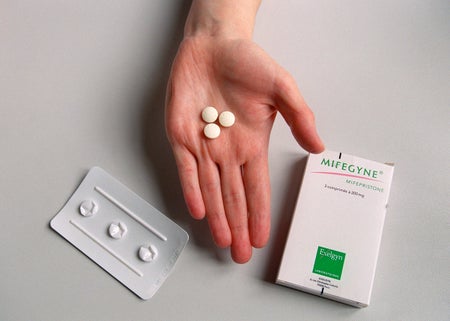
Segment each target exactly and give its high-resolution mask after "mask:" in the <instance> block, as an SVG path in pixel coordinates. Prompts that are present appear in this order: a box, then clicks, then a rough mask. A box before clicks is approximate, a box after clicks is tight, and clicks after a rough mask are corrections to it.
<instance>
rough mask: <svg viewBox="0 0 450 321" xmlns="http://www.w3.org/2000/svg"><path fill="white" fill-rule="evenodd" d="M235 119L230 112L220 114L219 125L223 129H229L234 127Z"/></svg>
mask: <svg viewBox="0 0 450 321" xmlns="http://www.w3.org/2000/svg"><path fill="white" fill-rule="evenodd" d="M235 120H236V118H235V117H234V114H233V113H232V112H231V111H224V112H222V113H220V116H219V123H220V124H221V125H222V126H223V127H231V126H233V125H234V122H235Z"/></svg>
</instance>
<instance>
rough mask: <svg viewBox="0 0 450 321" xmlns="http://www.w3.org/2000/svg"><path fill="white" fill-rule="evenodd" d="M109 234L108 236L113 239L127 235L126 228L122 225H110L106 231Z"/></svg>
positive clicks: (120, 223)
mask: <svg viewBox="0 0 450 321" xmlns="http://www.w3.org/2000/svg"><path fill="white" fill-rule="evenodd" d="M108 232H109V236H111V237H112V238H113V239H116V240H118V239H121V238H122V237H124V236H125V234H127V232H128V229H127V226H126V225H125V224H124V223H122V222H119V223H111V225H110V226H109V229H108Z"/></svg>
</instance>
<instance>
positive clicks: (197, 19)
mask: <svg viewBox="0 0 450 321" xmlns="http://www.w3.org/2000/svg"><path fill="white" fill-rule="evenodd" d="M260 3H261V0H193V1H192V6H191V10H190V12H189V15H188V18H187V21H186V26H185V28H184V35H185V37H192V36H223V37H227V38H246V39H250V38H251V37H252V34H253V27H254V24H255V18H256V12H257V11H258V7H259V4H260Z"/></svg>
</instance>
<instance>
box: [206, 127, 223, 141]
mask: <svg viewBox="0 0 450 321" xmlns="http://www.w3.org/2000/svg"><path fill="white" fill-rule="evenodd" d="M203 133H204V134H205V136H206V137H208V138H210V139H214V138H217V137H219V135H220V127H219V126H218V125H216V124H208V125H206V126H205V128H204V129H203Z"/></svg>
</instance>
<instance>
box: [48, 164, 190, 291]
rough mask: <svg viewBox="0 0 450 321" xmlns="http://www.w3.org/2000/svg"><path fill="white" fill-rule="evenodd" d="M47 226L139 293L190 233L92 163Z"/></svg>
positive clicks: (162, 273)
mask: <svg viewBox="0 0 450 321" xmlns="http://www.w3.org/2000/svg"><path fill="white" fill-rule="evenodd" d="M50 226H51V227H52V228H53V229H54V230H55V231H56V232H58V233H59V234H60V235H61V236H63V237H64V238H65V239H66V240H67V241H69V242H70V243H72V244H73V245H74V246H75V247H77V248H78V249H79V250H80V251H81V252H83V253H84V254H85V255H87V256H88V257H89V258H91V259H92V260H93V261H94V262H95V263H97V264H98V265H99V266H101V267H102V268H103V269H104V270H106V271H107V272H108V273H109V274H111V275H112V276H113V277H114V278H116V279H117V280H118V281H120V282H121V283H122V284H123V285H125V286H126V287H128V288H129V289H130V290H131V291H133V292H134V293H135V294H136V295H138V296H139V297H140V298H142V299H144V300H146V299H149V298H151V297H152V296H153V295H154V294H155V292H156V291H157V290H158V289H159V287H160V286H161V284H162V283H163V282H164V280H165V279H166V278H167V276H168V275H169V273H170V272H171V271H172V269H173V267H174V265H175V262H176V261H177V259H178V257H179V255H180V254H181V252H182V250H183V249H184V247H185V245H186V244H187V242H188V239H189V236H188V234H187V233H186V232H185V231H184V230H183V229H182V228H181V227H179V226H178V225H177V224H175V223H174V222H173V221H171V220H170V219H169V218H168V217H167V216H165V215H164V214H162V213H161V212H159V211H158V210H157V209H155V208H154V207H153V206H151V205H150V204H149V203H147V202H146V201H144V200H143V199H142V198H140V197H139V196H138V195H136V194H135V193H133V192H132V191H131V190H129V189H128V188H127V187H126V186H124V185H123V184H122V183H120V182H119V181H117V180H116V179H115V178H114V177H112V176H111V175H109V174H108V173H107V172H105V171H104V170H103V169H101V168H99V167H93V168H92V169H91V170H90V171H89V173H88V174H87V175H86V177H85V178H84V180H83V181H82V183H81V184H80V186H79V187H78V189H77V190H76V191H75V193H74V194H73V195H72V197H71V198H70V199H69V201H68V202H67V203H66V204H65V205H64V207H63V208H62V209H61V211H60V212H59V213H58V214H57V215H56V216H55V217H54V218H53V219H52V220H51V222H50Z"/></svg>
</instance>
